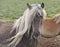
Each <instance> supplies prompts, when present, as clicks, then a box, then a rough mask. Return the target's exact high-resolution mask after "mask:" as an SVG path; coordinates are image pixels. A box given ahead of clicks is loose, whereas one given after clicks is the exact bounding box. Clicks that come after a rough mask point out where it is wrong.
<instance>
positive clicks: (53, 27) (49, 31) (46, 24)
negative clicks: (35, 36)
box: [40, 14, 60, 38]
mask: <svg viewBox="0 0 60 47" xmlns="http://www.w3.org/2000/svg"><path fill="white" fill-rule="evenodd" d="M41 30H42V31H40V34H42V36H45V37H48V38H50V37H56V36H58V35H60V14H56V15H55V16H53V17H52V18H46V19H44V20H43V21H42V28H41Z"/></svg>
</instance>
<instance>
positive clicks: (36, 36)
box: [33, 31, 40, 39]
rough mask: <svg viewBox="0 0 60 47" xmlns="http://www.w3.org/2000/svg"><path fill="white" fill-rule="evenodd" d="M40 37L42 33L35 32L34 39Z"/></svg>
mask: <svg viewBox="0 0 60 47" xmlns="http://www.w3.org/2000/svg"><path fill="white" fill-rule="evenodd" d="M38 36H40V32H39V31H35V32H34V33H33V38H35V39H37V38H38Z"/></svg>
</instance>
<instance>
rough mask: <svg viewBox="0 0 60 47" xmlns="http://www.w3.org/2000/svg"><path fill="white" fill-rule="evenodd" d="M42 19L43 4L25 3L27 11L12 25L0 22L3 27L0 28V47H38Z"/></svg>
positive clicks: (43, 13) (43, 12)
mask: <svg viewBox="0 0 60 47" xmlns="http://www.w3.org/2000/svg"><path fill="white" fill-rule="evenodd" d="M44 18H46V11H45V9H44V3H41V4H31V5H30V4H29V3H27V9H26V10H25V12H24V13H23V15H22V16H21V17H20V18H19V19H17V20H16V21H15V22H14V24H13V23H7V24H6V23H4V22H1V25H3V27H0V28H1V29H0V32H1V34H0V47H40V46H38V38H39V36H40V31H41V30H40V28H41V25H42V19H44ZM2 30H3V31H2Z"/></svg>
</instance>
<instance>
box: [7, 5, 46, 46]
mask: <svg viewBox="0 0 60 47" xmlns="http://www.w3.org/2000/svg"><path fill="white" fill-rule="evenodd" d="M38 5H39V6H40V4H38ZM35 13H36V7H35V8H33V9H31V10H30V9H29V8H27V10H26V11H25V12H24V14H23V16H21V17H20V18H19V19H17V20H16V21H15V23H14V25H13V28H12V30H11V32H10V33H12V32H13V30H14V29H16V35H15V36H13V37H12V38H10V39H8V40H7V41H11V40H12V39H13V41H12V42H10V43H9V44H8V47H11V46H12V47H16V45H17V44H18V43H19V42H20V41H21V39H22V37H23V35H24V34H25V32H26V31H27V30H28V31H29V30H30V27H31V22H32V20H33V18H34V16H35ZM43 18H46V12H45V10H44V9H43Z"/></svg>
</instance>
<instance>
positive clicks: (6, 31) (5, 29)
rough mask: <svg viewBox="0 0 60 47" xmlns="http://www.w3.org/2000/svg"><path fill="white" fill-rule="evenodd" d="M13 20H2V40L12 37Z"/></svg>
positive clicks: (0, 40) (0, 35)
mask: <svg viewBox="0 0 60 47" xmlns="http://www.w3.org/2000/svg"><path fill="white" fill-rule="evenodd" d="M12 25H13V23H12V22H1V21H0V42H2V41H3V40H5V39H7V38H9V37H10V31H11V29H12Z"/></svg>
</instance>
